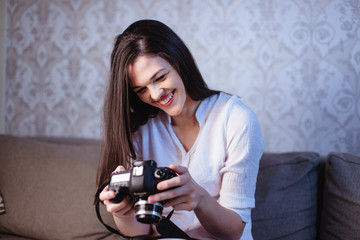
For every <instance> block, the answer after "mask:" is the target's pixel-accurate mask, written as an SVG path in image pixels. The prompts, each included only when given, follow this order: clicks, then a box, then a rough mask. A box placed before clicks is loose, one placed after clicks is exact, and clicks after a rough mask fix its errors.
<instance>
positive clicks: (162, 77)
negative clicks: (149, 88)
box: [155, 74, 167, 82]
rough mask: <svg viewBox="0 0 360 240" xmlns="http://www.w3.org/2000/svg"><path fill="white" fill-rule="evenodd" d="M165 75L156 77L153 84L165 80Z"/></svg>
mask: <svg viewBox="0 0 360 240" xmlns="http://www.w3.org/2000/svg"><path fill="white" fill-rule="evenodd" d="M166 75H167V74H164V75H161V76H160V77H158V78H157V79H155V82H159V81H162V80H165V78H166Z"/></svg>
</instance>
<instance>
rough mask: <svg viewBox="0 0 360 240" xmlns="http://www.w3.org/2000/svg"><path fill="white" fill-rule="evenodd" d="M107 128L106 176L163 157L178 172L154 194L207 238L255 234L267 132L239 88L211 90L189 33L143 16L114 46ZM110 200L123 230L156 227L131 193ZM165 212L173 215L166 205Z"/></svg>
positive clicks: (105, 195)
mask: <svg viewBox="0 0 360 240" xmlns="http://www.w3.org/2000/svg"><path fill="white" fill-rule="evenodd" d="M104 125H105V137H104V144H103V153H102V159H101V162H100V165H99V169H98V177H97V183H98V185H101V184H102V183H103V182H104V181H105V180H106V179H107V178H108V177H109V176H110V174H111V173H112V172H113V171H124V170H125V169H128V168H129V166H130V165H131V162H132V160H134V159H136V160H149V159H154V160H156V162H157V164H158V166H161V167H167V166H168V167H169V168H171V169H172V170H174V171H175V172H176V173H177V176H176V177H174V178H171V179H168V180H164V181H162V182H160V183H159V184H158V185H157V188H158V190H159V191H161V192H160V193H157V194H154V195H151V196H149V197H148V201H149V202H150V203H154V202H158V201H162V200H168V201H167V203H166V205H165V206H167V207H168V208H166V209H165V210H166V211H165V213H166V212H169V211H170V210H171V209H175V213H174V215H173V216H172V221H173V222H174V223H175V224H176V225H177V226H179V227H180V228H181V229H182V230H184V231H185V232H186V233H187V234H188V235H190V236H191V237H193V238H198V239H214V238H215V239H240V238H241V239H252V236H251V208H253V207H254V205H255V200H254V193H255V185H256V179H257V173H258V164H259V159H260V158H261V155H262V153H263V150H264V141H263V138H262V135H261V131H260V127H259V123H258V121H257V118H256V116H255V115H254V113H253V112H252V111H251V110H250V109H249V108H247V107H246V106H245V105H244V104H243V103H242V102H241V101H240V100H239V99H238V97H236V96H231V95H228V94H225V93H222V92H219V91H213V90H210V89H209V88H208V87H207V85H206V83H205V82H204V80H203V78H202V76H201V74H200V72H199V70H198V68H197V66H196V64H195V61H194V59H193V57H192V55H191V53H190V52H189V50H188V48H187V47H186V46H185V44H184V43H183V42H182V40H181V39H180V38H179V37H178V36H177V35H176V34H175V33H174V32H173V31H172V30H171V29H170V28H169V27H167V26H166V25H164V24H163V23H161V22H158V21H155V20H140V21H137V22H135V23H133V24H131V25H130V26H129V27H128V28H127V29H126V30H125V31H124V32H123V33H122V34H120V35H119V36H118V37H117V39H116V42H115V44H114V49H113V52H112V55H111V73H110V81H109V86H108V91H107V97H106V100H105V106H104ZM114 197H115V193H114V192H113V191H108V188H105V189H104V190H103V191H102V192H101V194H100V199H101V200H102V201H103V203H104V204H105V206H106V208H107V211H108V212H110V213H112V214H113V217H114V221H115V223H116V226H117V227H118V229H119V230H120V231H121V232H122V233H123V234H126V235H130V236H135V235H142V234H150V233H154V231H155V232H156V230H155V229H154V228H152V226H151V225H147V224H141V223H139V222H137V221H136V219H135V217H134V211H133V202H131V200H130V198H129V197H126V198H125V199H123V200H122V201H121V202H120V203H116V204H115V203H112V202H110V199H112V198H114ZM165 213H164V214H165Z"/></svg>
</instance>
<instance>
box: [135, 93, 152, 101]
mask: <svg viewBox="0 0 360 240" xmlns="http://www.w3.org/2000/svg"><path fill="white" fill-rule="evenodd" d="M138 97H139V98H140V100H141V101H143V102H145V103H150V102H151V99H150V96H149V94H146V93H144V94H138Z"/></svg>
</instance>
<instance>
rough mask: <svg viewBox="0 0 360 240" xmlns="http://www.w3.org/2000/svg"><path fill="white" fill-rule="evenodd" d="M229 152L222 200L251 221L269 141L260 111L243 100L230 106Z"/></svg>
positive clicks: (221, 194) (222, 203) (222, 170)
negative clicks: (258, 112)
mask: <svg viewBox="0 0 360 240" xmlns="http://www.w3.org/2000/svg"><path fill="white" fill-rule="evenodd" d="M226 138H227V139H226V143H227V154H226V160H225V164H224V167H223V168H222V169H221V170H220V174H221V176H222V183H221V189H220V196H219V203H220V204H221V205H223V206H224V207H227V208H230V209H232V210H233V211H235V212H237V213H238V214H239V215H240V217H241V218H242V220H243V221H244V222H248V221H250V214H251V208H254V207H255V188H256V180H257V174H258V170H259V160H260V158H261V156H262V154H263V151H264V147H265V143H264V140H263V137H262V134H261V129H260V125H259V122H258V119H257V117H256V115H255V114H254V113H253V112H252V111H251V110H250V109H249V108H247V107H246V106H245V105H243V104H242V103H241V102H240V101H238V102H237V104H234V106H233V107H232V108H231V109H230V112H229V117H228V122H227V128H226Z"/></svg>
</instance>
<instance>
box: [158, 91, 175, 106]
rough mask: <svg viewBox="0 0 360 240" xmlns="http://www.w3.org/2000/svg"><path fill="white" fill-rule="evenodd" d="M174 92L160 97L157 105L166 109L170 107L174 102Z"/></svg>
mask: <svg viewBox="0 0 360 240" xmlns="http://www.w3.org/2000/svg"><path fill="white" fill-rule="evenodd" d="M174 92H175V90H174V91H172V92H170V93H168V94H166V95H165V96H164V97H162V98H161V99H160V100H159V104H160V105H161V106H162V107H168V106H170V104H171V103H172V102H173V101H174V98H173V97H174Z"/></svg>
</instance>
